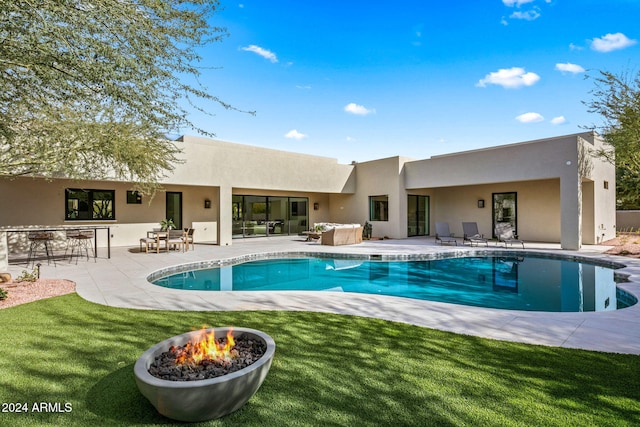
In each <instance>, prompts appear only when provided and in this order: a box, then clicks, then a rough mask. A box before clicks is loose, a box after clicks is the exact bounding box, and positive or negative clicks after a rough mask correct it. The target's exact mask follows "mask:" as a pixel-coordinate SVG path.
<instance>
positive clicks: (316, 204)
mask: <svg viewBox="0 0 640 427" xmlns="http://www.w3.org/2000/svg"><path fill="white" fill-rule="evenodd" d="M318 209H320V203H318V202H315V203H314V204H313V210H314V211H317V210H318Z"/></svg>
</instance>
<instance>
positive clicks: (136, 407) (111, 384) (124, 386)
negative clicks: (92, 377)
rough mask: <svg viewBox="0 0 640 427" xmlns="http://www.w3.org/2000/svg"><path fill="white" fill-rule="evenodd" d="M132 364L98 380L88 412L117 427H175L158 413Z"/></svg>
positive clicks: (92, 391) (88, 396)
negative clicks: (154, 426) (144, 393)
mask: <svg viewBox="0 0 640 427" xmlns="http://www.w3.org/2000/svg"><path fill="white" fill-rule="evenodd" d="M133 366H134V364H133V363H132V364H130V365H127V366H124V367H122V368H120V369H118V370H117V371H114V372H112V373H110V374H109V375H107V376H105V377H103V378H102V379H101V380H100V381H98V382H97V383H96V384H95V385H94V386H93V387H91V389H89V391H88V392H87V396H86V405H87V409H88V410H89V411H91V412H93V413H94V414H95V415H97V416H98V417H99V418H101V419H103V420H110V421H112V422H115V423H117V424H121V425H128V424H136V423H141V424H172V423H174V421H171V420H169V419H167V418H165V417H163V416H162V415H160V414H158V412H157V411H156V409H155V408H154V407H153V405H151V403H149V401H148V400H147V399H146V398H145V397H144V396H142V394H140V392H139V391H138V387H137V386H136V383H135V379H134V375H133Z"/></svg>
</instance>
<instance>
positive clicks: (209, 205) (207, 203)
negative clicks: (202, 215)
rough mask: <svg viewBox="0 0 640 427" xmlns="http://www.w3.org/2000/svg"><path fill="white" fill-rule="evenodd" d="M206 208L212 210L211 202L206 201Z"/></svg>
mask: <svg viewBox="0 0 640 427" xmlns="http://www.w3.org/2000/svg"><path fill="white" fill-rule="evenodd" d="M204 208H205V209H211V200H209V199H204Z"/></svg>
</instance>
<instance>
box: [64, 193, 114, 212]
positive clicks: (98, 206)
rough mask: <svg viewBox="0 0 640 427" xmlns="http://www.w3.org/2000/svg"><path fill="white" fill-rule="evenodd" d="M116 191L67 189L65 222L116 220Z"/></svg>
mask: <svg viewBox="0 0 640 427" xmlns="http://www.w3.org/2000/svg"><path fill="white" fill-rule="evenodd" d="M115 193H116V192H115V190H87V189H84V188H67V189H66V191H65V200H64V202H65V208H66V209H65V216H64V219H65V220H105V219H115V218H116V216H115Z"/></svg>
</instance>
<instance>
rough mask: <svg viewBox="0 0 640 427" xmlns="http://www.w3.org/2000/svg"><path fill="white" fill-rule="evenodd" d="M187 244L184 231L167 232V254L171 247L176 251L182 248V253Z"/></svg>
mask: <svg viewBox="0 0 640 427" xmlns="http://www.w3.org/2000/svg"><path fill="white" fill-rule="evenodd" d="M186 244H187V232H186V231H184V230H169V234H168V235H167V252H168V251H169V249H170V248H171V247H174V248H175V249H176V250H178V249H180V248H182V252H184V248H185V246H186Z"/></svg>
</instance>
